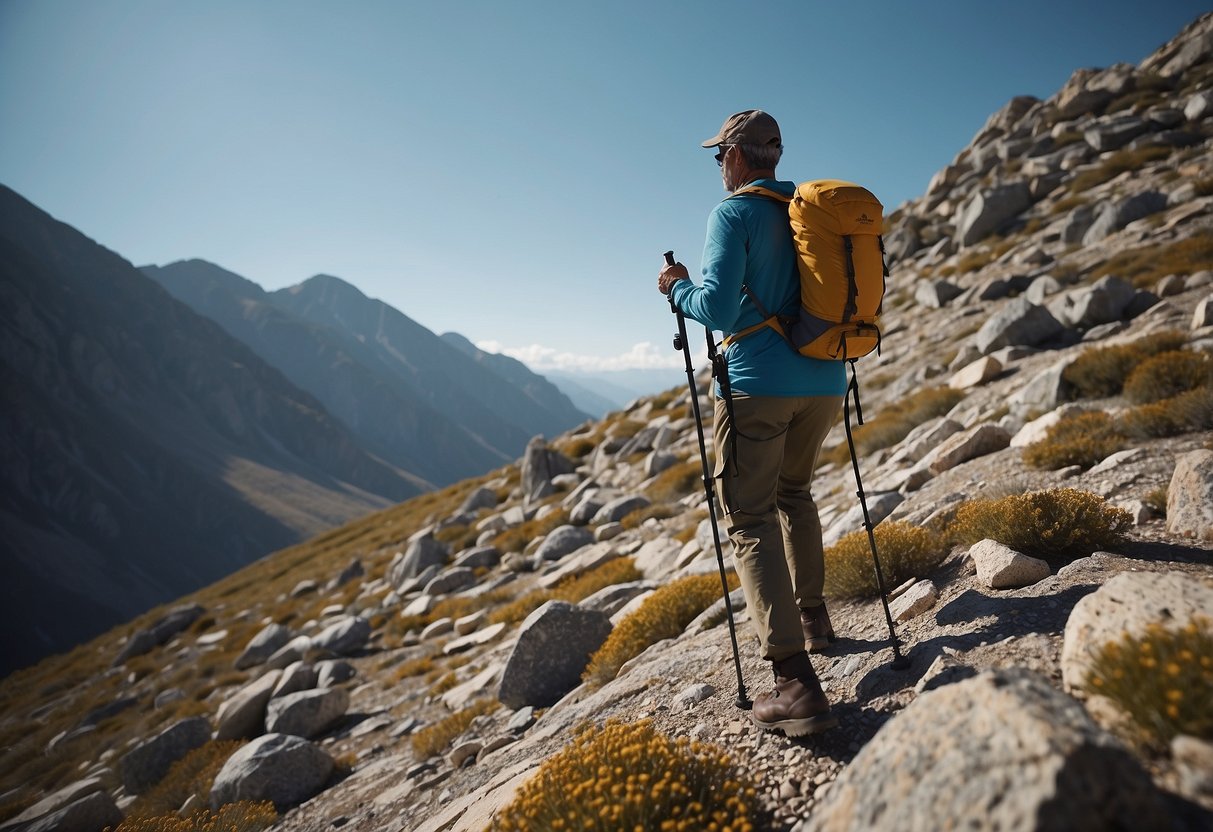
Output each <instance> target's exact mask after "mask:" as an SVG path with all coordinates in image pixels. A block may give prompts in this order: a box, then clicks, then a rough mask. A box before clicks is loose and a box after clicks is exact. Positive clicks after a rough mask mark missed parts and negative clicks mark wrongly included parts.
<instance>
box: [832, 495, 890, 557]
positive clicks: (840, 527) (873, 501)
mask: <svg viewBox="0 0 1213 832" xmlns="http://www.w3.org/2000/svg"><path fill="white" fill-rule="evenodd" d="M865 496H866V498H867V503H868V518H869V519H870V520H871V521H872V525H873V526H875V525H876V524H877V523H879V522H880V521H881V520H884V519H885V518H886V517H888V516H889V515H890V514H892V513H893V509H895V508H897V507H898V506H899V505H901V504H902V502H903V501H904V500H905V495H904V494H900V493H898V492H896V491H886V492H885V493H883V494H867V495H865ZM862 528H863V506H861V505H859V504H858V502H856V504H855V505H853V506H851V508H850V509H848V510H847V513H846V514H844V515H843V516H842V517H840V518H838V520H836V521H835V522H833V523H831V524H830V528H829V531H827V532H826V533H825V534H824V535H822V542H823V544H824V545H826V546H833V545H834V544H835V543H837V542H838V541H839V540H841V539H842V537H843V535H846V534H849V533H850V532H853V531H858V530H859V529H862Z"/></svg>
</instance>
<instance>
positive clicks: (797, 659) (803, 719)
mask: <svg viewBox="0 0 1213 832" xmlns="http://www.w3.org/2000/svg"><path fill="white" fill-rule="evenodd" d="M771 664H772V665H773V667H774V670H775V689H774V690H773V691H771V692H770V693H764V694H762V695H761V696H759V697H756V698H755V699H754V709H753V710H752V711H750V719H751V720H753V722H754V724H755V725H757V726H758V727H760V728H766V729H767V730H768V731H783V733H785V734H786V735H788V736H789V737H803V736H806V735H807V734H816V733H818V732H819V731H824V730H826V729H827V728H833V727H834V726H835V725H837V724H838V719H837V718H836V717H835V716H834V715H833V714H831V713H830V702H829V700H827V699H826V695H825V693H824V692H823V691H822V689H821V682H819V681H817V674H816V673H814V672H813V665H812V663H811V662H810V661H809V654H808V653H797V654H796V655H794V656H789V657H788V658H786V659H783V660H782V661H777V662H772V663H771Z"/></svg>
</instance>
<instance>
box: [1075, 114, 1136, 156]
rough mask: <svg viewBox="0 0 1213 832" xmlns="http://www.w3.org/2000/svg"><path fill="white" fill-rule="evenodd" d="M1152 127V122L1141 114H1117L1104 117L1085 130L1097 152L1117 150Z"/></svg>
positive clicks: (1086, 136) (1085, 137) (1084, 136)
mask: <svg viewBox="0 0 1213 832" xmlns="http://www.w3.org/2000/svg"><path fill="white" fill-rule="evenodd" d="M1149 129H1150V123H1149V122H1148V121H1146V120H1145V119H1144V118H1142V117H1141V116H1136V115H1116V116H1109V117H1108V118H1102V119H1099V120H1098V121H1096V122H1094V123H1093V124H1092V125H1091V126H1090V127H1088V128H1087V129H1086V130H1084V131H1083V133H1082V137H1083V138H1084V139H1086V141H1087V144H1089V145H1090V146H1091V147H1092V149H1094V150H1095V151H1096V152H1097V153H1105V152H1107V151H1109V150H1117V149H1119V148H1122V147H1124V146H1125V145H1126V144H1128V143H1129V142H1131V141H1133V140H1134V139H1136V138H1137V137H1138V136H1140V135H1141V134H1142V133H1145V132H1147V131H1148V130H1149Z"/></svg>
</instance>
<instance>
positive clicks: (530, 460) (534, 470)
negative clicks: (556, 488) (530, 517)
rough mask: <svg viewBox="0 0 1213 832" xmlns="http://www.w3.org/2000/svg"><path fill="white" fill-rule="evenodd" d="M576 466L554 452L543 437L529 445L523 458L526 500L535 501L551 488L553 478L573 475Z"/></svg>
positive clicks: (523, 482)
mask: <svg viewBox="0 0 1213 832" xmlns="http://www.w3.org/2000/svg"><path fill="white" fill-rule="evenodd" d="M576 468H577V466H575V465H574V464H573V463H572V461H570V460H569V458H568V457H566V456H565V455H564V454H562V453H560V452H559V451H556V450H552V449H551V448H549V447H548V446H547V442H546V441H545V440H544V438H543V437H542V436H536V437H534V438H533V439H532V440H531V441H530V442H528V443H527V446H526V453H525V454H524V455H523V458H522V483H521V484H522V493H523V496H524V498H525V499H527V500H534V499H536V498H537V497H538V495H539V494H540V493H542V492H543V491H544V490H545V488H551V485H552V478H553V477H556V476H558V475H560V474H571V473H573V471H575V470H576Z"/></svg>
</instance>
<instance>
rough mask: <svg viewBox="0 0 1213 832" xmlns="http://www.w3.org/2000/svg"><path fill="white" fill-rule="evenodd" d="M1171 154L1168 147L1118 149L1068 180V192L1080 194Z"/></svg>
mask: <svg viewBox="0 0 1213 832" xmlns="http://www.w3.org/2000/svg"><path fill="white" fill-rule="evenodd" d="M1170 155H1171V148H1169V147H1139V148H1136V149H1133V150H1129V149H1127V148H1126V149H1125V150H1118V151H1116V152H1115V153H1113V154H1112V155H1111V156H1109V157H1108V158H1107V159H1106V160H1105V161H1104V162H1103V163H1102V164H1101V165H1100V166H1099V167H1097V168H1092V169H1090V170H1084V171H1083V172H1082V173H1079V174H1077V175H1076V176H1075V177H1074V178H1073V179H1072V180H1070V185H1069V189H1070V193H1074V194H1081V193H1083V192H1084V191H1087V190H1090V189H1091V188H1094V187H1096V186H1097V185H1102V184H1103V183H1104V182H1107V181H1108V180H1110V179H1114V178H1116V177H1117V176H1119V175H1120V174H1122V173H1124V172H1125V171H1129V170H1132V171H1136V170H1140V169H1141V168H1142V167H1143V166H1145V165H1147V164H1149V163H1150V162H1155V161H1158V160H1159V159H1165V158H1167V157H1168V156H1170Z"/></svg>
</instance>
